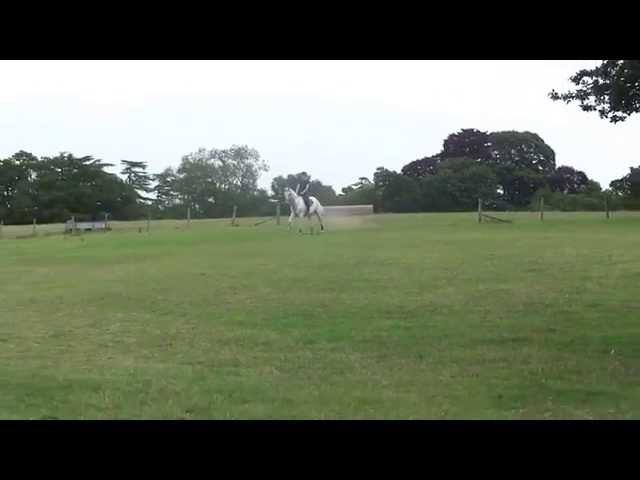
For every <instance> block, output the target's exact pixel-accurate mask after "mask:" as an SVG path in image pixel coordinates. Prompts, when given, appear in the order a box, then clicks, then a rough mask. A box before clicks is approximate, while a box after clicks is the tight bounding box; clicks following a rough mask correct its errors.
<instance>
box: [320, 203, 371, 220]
mask: <svg viewBox="0 0 640 480" xmlns="http://www.w3.org/2000/svg"><path fill="white" fill-rule="evenodd" d="M324 213H325V215H327V216H328V217H349V216H352V215H373V205H340V206H331V207H327V206H325V207H324Z"/></svg>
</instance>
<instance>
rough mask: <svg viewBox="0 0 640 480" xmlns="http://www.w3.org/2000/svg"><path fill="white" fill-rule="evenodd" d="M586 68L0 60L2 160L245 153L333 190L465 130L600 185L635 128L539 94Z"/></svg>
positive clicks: (639, 127) (622, 160)
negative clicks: (239, 147)
mask: <svg viewBox="0 0 640 480" xmlns="http://www.w3.org/2000/svg"><path fill="white" fill-rule="evenodd" d="M597 63H598V62H595V61H594V62H585V61H346V60H343V61H133V60H129V61H0V158H5V157H7V156H9V155H11V154H13V153H15V152H16V151H18V150H27V151H29V152H32V153H34V154H36V155H38V156H49V155H55V154H57V153H59V152H61V151H68V152H71V153H73V154H75V155H78V156H80V155H93V156H95V157H97V158H101V159H103V160H104V161H107V162H111V163H117V162H119V161H120V160H121V159H126V160H143V161H147V162H148V163H149V166H150V170H151V172H152V173H156V172H159V171H160V170H162V169H164V168H165V167H167V166H177V165H178V164H179V162H180V158H181V157H182V155H185V154H187V153H189V152H192V151H195V150H197V149H198V148H199V147H205V148H226V147H229V146H231V145H233V144H246V145H249V146H250V147H253V148H255V149H257V150H258V151H259V152H260V154H261V156H262V158H263V159H264V160H266V161H267V163H268V164H269V166H270V171H269V172H267V173H266V174H263V175H262V178H261V180H260V185H261V186H263V187H268V186H269V185H270V182H271V178H273V177H274V176H276V175H280V174H287V173H295V172H299V171H302V170H306V171H308V172H309V173H310V174H311V176H312V178H316V179H320V180H322V181H323V182H325V183H328V184H331V185H333V186H334V188H335V189H336V191H339V190H340V188H342V187H344V186H346V185H348V184H350V183H352V182H353V181H355V180H356V179H357V178H358V177H360V176H367V177H369V178H371V177H372V174H373V172H374V170H375V169H376V167H379V166H384V167H386V168H389V169H395V170H399V169H400V168H402V166H403V165H404V164H406V163H408V162H409V161H412V160H415V159H416V158H420V157H423V156H427V155H433V154H435V153H437V152H438V151H439V150H440V148H441V146H442V141H443V140H444V138H445V137H446V136H447V135H448V134H449V133H452V132H455V131H458V130H459V129H461V128H477V129H480V130H487V131H496V130H521V131H524V130H528V131H531V132H535V133H537V134H539V135H540V136H541V137H542V138H543V139H544V140H545V141H546V142H547V143H548V144H549V145H550V146H551V147H552V148H553V149H554V150H555V152H556V162H557V164H558V165H563V164H565V165H571V166H573V167H575V168H578V169H580V170H584V171H585V172H586V173H587V175H589V177H591V178H593V179H595V180H597V181H599V182H600V183H601V184H602V186H603V187H606V186H608V184H609V182H610V181H611V180H612V179H614V178H618V177H620V176H622V175H625V174H626V173H627V172H628V169H629V167H630V166H632V165H633V166H636V165H638V164H640V158H639V157H638V154H637V153H636V152H637V150H638V149H637V145H638V138H639V135H640V123H639V122H640V119H639V118H636V117H633V116H632V117H631V118H630V119H629V120H627V121H626V122H624V123H622V124H617V125H613V124H610V123H609V122H608V121H606V120H601V119H600V118H599V117H598V116H597V114H592V113H585V112H582V111H581V110H580V109H579V108H578V107H577V106H576V105H565V104H563V103H558V102H552V101H551V100H549V99H548V97H547V93H548V92H549V91H550V90H551V89H552V88H556V89H560V90H563V89H566V88H567V87H569V85H570V84H569V82H568V77H569V76H570V75H571V74H573V73H574V72H575V71H577V70H578V69H580V68H584V67H590V66H592V65H596V64H597Z"/></svg>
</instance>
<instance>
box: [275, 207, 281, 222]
mask: <svg viewBox="0 0 640 480" xmlns="http://www.w3.org/2000/svg"><path fill="white" fill-rule="evenodd" d="M276 225H280V204H279V203H278V204H277V205H276Z"/></svg>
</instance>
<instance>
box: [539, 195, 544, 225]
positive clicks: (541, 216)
mask: <svg viewBox="0 0 640 480" xmlns="http://www.w3.org/2000/svg"><path fill="white" fill-rule="evenodd" d="M543 220H544V197H540V221H543Z"/></svg>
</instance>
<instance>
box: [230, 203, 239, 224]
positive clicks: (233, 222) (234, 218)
mask: <svg viewBox="0 0 640 480" xmlns="http://www.w3.org/2000/svg"><path fill="white" fill-rule="evenodd" d="M237 213H238V206H237V205H234V206H233V217H231V225H233V226H235V224H236V214H237Z"/></svg>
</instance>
